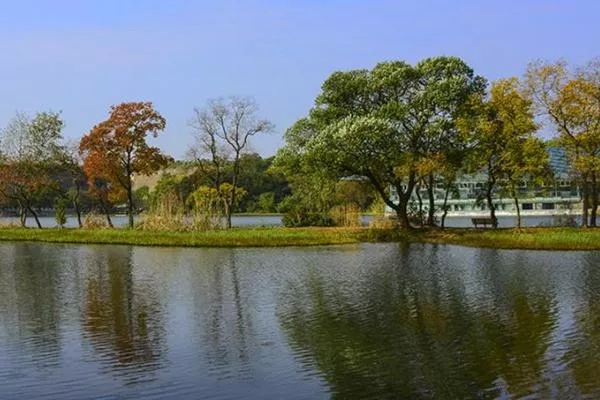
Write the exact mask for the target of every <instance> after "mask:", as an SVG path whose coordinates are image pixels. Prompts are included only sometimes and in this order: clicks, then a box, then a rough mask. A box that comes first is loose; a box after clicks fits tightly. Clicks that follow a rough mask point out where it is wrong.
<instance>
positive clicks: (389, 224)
mask: <svg viewBox="0 0 600 400" xmlns="http://www.w3.org/2000/svg"><path fill="white" fill-rule="evenodd" d="M397 227H398V220H397V219H396V218H394V217H375V218H373V219H372V220H371V221H370V222H369V228H370V229H394V228H397Z"/></svg>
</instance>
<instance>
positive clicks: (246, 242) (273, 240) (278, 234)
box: [0, 228, 367, 247]
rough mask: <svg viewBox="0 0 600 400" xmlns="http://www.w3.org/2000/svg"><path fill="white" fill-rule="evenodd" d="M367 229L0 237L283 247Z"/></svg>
mask: <svg viewBox="0 0 600 400" xmlns="http://www.w3.org/2000/svg"><path fill="white" fill-rule="evenodd" d="M366 231H367V230H366V229H363V228H296V229H291V228H233V229H229V230H216V231H207V232H164V231H159V232H154V231H141V230H129V229H74V228H64V229H57V228H52V229H31V228H0V241H32V242H51V243H85V244H125V245H135V246H169V247H281V246H314V245H335V244H350V243H359V242H362V241H365V239H366V237H365V235H366Z"/></svg>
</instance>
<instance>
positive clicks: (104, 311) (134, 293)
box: [83, 247, 165, 382]
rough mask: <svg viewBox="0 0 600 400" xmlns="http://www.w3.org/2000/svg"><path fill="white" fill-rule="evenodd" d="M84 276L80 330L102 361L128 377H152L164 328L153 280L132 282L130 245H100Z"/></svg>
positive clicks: (134, 378)
mask: <svg viewBox="0 0 600 400" xmlns="http://www.w3.org/2000/svg"><path fill="white" fill-rule="evenodd" d="M88 259H90V260H92V261H91V262H92V263H94V265H93V266H91V268H90V269H91V273H90V276H89V278H88V280H87V286H86V296H85V309H84V324H83V325H84V332H85V335H86V337H87V338H88V339H89V340H90V342H91V343H92V345H93V347H94V349H95V351H96V352H97V353H98V355H99V356H101V357H102V358H108V362H107V363H106V365H108V366H110V368H111V370H113V371H115V372H119V374H120V375H122V376H125V377H127V378H128V379H130V380H131V381H132V382H133V381H136V380H138V379H140V378H143V379H149V378H150V379H151V377H150V376H149V375H148V373H150V372H153V371H154V370H155V369H156V368H157V367H158V365H160V363H159V362H158V360H159V358H160V357H161V356H162V351H163V350H164V347H165V343H164V328H163V322H162V320H161V315H162V313H161V310H160V307H159V305H158V303H157V300H156V299H157V296H156V294H154V293H153V292H152V288H151V286H148V285H144V286H142V285H139V286H140V287H137V286H136V280H135V279H134V276H133V268H134V266H133V265H132V249H131V248H130V247H115V248H110V249H108V248H107V249H102V251H98V252H96V253H94V254H93V256H92V257H88Z"/></svg>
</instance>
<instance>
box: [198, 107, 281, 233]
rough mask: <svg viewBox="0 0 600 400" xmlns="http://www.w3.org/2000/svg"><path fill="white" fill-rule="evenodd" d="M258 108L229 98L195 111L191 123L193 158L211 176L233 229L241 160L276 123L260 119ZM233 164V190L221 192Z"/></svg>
mask: <svg viewBox="0 0 600 400" xmlns="http://www.w3.org/2000/svg"><path fill="white" fill-rule="evenodd" d="M257 112H258V105H257V104H256V101H255V100H254V99H252V98H240V97H230V98H229V99H228V100H224V99H214V100H210V101H209V102H208V105H207V106H206V107H205V108H203V109H198V108H197V109H195V110H194V113H195V118H194V120H193V121H192V123H191V126H192V128H193V130H194V138H195V144H194V145H193V146H192V148H191V149H190V154H191V156H192V157H193V158H194V159H195V161H196V165H197V166H198V168H199V169H201V170H202V172H203V173H204V174H206V175H208V176H210V178H211V181H212V186H213V188H214V189H216V190H217V191H218V193H219V195H220V196H221V198H222V201H223V205H224V207H225V218H226V224H227V227H228V228H231V215H232V214H233V212H234V210H235V207H236V205H237V203H238V202H239V199H238V198H237V196H238V191H237V190H236V189H237V188H238V184H239V179H240V174H241V170H240V158H241V156H242V154H243V153H244V152H245V151H247V150H248V146H249V144H250V139H251V138H252V137H253V136H256V135H257V134H260V133H269V132H271V131H272V130H273V127H274V126H273V124H272V123H271V122H270V121H268V120H266V119H259V118H258V117H257V116H256V114H257ZM227 164H231V168H232V171H231V182H229V184H230V185H231V187H232V189H231V190H229V191H227V192H223V191H222V190H220V188H221V187H222V185H223V184H224V183H226V182H225V168H226V166H227Z"/></svg>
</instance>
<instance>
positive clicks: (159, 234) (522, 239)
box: [0, 227, 600, 251]
mask: <svg viewBox="0 0 600 400" xmlns="http://www.w3.org/2000/svg"><path fill="white" fill-rule="evenodd" d="M0 241H2V242H43V243H65V244H68V243H70V244H115V245H133V246H160V247H296V246H328V245H342V244H359V243H385V242H397V243H430V244H449V245H459V246H467V247H475V248H495V249H514V250H519V249H520V250H560V251H566V250H573V251H593V250H600V229H589V228H588V229H582V228H525V229H522V230H520V231H518V230H515V229H507V228H504V229H496V230H492V229H473V228H448V229H445V230H440V229H423V230H420V229H414V230H411V231H402V230H395V229H369V228H364V227H357V228H282V227H272V228H232V229H230V230H217V231H207V232H165V231H141V230H129V229H119V228H116V229H75V228H63V229H58V228H47V229H41V230H40V229H34V228H0Z"/></svg>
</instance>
